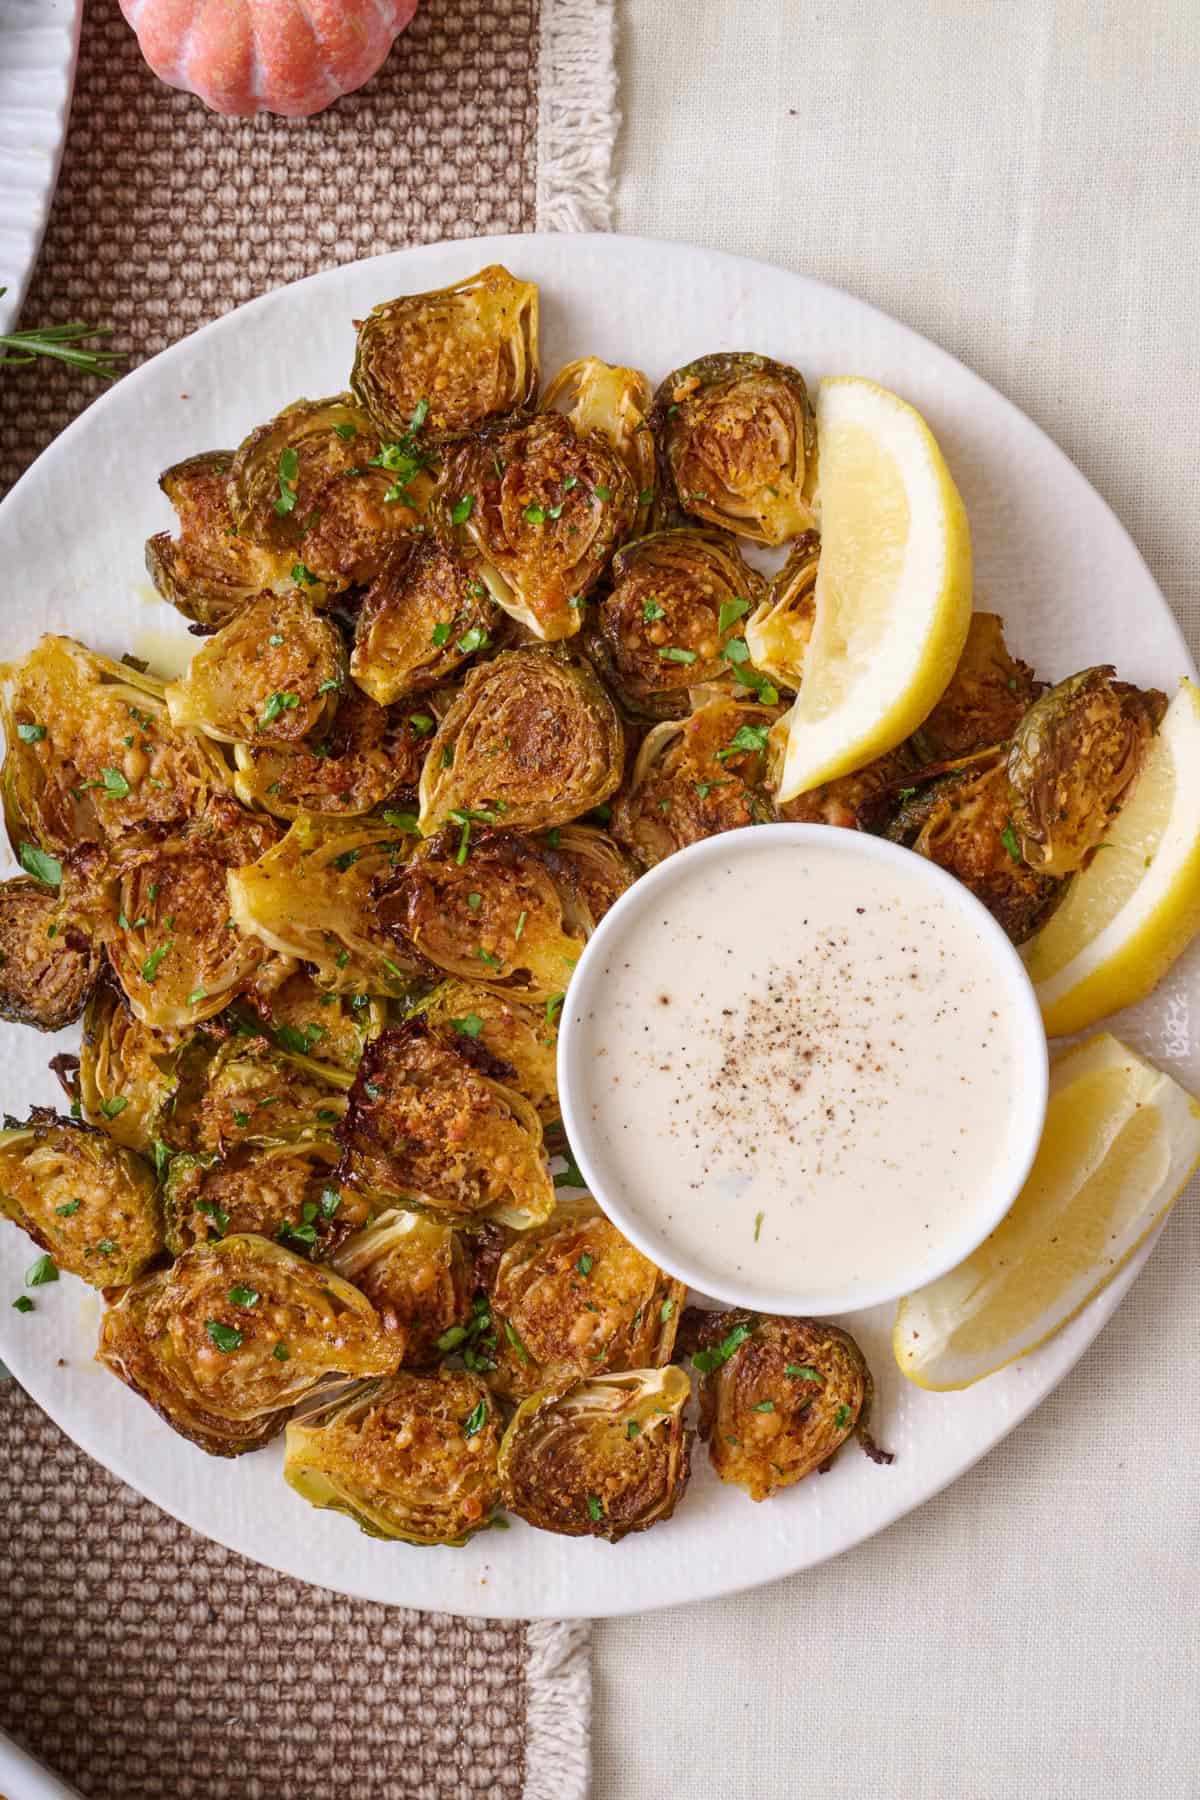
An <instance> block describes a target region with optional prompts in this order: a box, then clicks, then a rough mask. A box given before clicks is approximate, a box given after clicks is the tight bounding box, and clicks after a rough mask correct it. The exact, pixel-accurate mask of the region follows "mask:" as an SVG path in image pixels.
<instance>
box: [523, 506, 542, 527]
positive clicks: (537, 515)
mask: <svg viewBox="0 0 1200 1800" xmlns="http://www.w3.org/2000/svg"><path fill="white" fill-rule="evenodd" d="M525 519H526V522H527V523H528V524H530V525H544V524H545V523H546V509H545V507H544V506H538V505H537V504H536V503H533V504H531V505H529V506H527V507H526V508H525Z"/></svg>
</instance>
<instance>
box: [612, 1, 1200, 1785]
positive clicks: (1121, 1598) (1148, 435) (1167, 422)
mask: <svg viewBox="0 0 1200 1800" xmlns="http://www.w3.org/2000/svg"><path fill="white" fill-rule="evenodd" d="M679 12H680V9H679V8H678V7H677V5H675V4H673V0H623V4H622V6H621V8H620V12H619V22H620V25H621V44H622V51H623V62H622V69H621V75H622V92H621V106H622V113H623V115H624V119H625V126H624V131H623V135H622V137H621V139H620V140H619V144H618V159H619V160H618V182H617V195H616V222H617V224H618V226H619V228H620V229H621V230H623V231H630V232H644V233H647V234H652V235H655V236H662V237H671V238H682V239H689V240H692V241H694V242H699V243H706V244H711V245H713V246H714V247H717V248H720V249H724V250H732V251H739V252H742V253H744V254H747V255H754V256H762V257H765V258H767V259H769V260H770V261H772V262H776V263H783V264H785V265H788V266H791V267H792V268H795V269H798V270H801V271H803V272H804V273H806V274H810V275H815V276H818V277H820V278H822V279H824V280H826V281H830V282H832V283H834V284H835V285H837V286H840V287H844V288H847V289H849V290H850V291H851V292H853V293H856V294H859V295H861V296H863V297H864V298H866V299H869V300H872V301H874V302H876V304H878V305H879V306H881V307H883V308H884V309H885V310H886V311H888V312H890V313H893V314H894V315H896V316H897V317H899V318H901V319H903V320H905V321H906V322H907V323H909V324H911V325H914V326H915V327H916V328H917V329H918V330H920V331H923V332H925V333H926V334H927V335H928V336H929V337H931V338H933V339H934V340H936V341H937V342H939V343H941V344H943V345H945V346H946V348H947V349H950V350H952V351H954V352H955V353H956V354H957V355H959V356H961V357H962V358H963V359H964V361H966V362H967V363H969V364H970V365H971V366H972V367H973V368H975V369H977V370H979V372H980V373H981V374H982V375H984V376H985V377H986V378H987V379H988V380H990V381H992V382H994V383H995V385H996V386H997V387H998V388H999V389H1000V390H1001V391H1002V392H1003V393H1005V394H1007V395H1009V396H1010V397H1011V398H1012V399H1013V400H1015V401H1016V403H1017V404H1018V405H1019V406H1021V407H1022V408H1023V409H1024V410H1025V411H1026V412H1027V413H1029V414H1030V416H1031V417H1032V418H1034V419H1036V420H1037V421H1038V422H1039V424H1041V425H1043V426H1044V427H1045V428H1046V429H1047V430H1048V431H1049V432H1050V434H1051V435H1052V436H1053V437H1054V438H1056V439H1057V441H1058V442H1059V443H1060V444H1061V445H1062V446H1063V447H1064V449H1066V451H1067V452H1068V454H1069V455H1070V456H1071V457H1072V458H1073V460H1074V461H1075V462H1076V463H1077V464H1078V465H1079V467H1080V468H1081V469H1082V470H1083V471H1084V473H1085V474H1086V475H1087V476H1088V477H1089V479H1090V480H1091V481H1092V482H1093V483H1094V484H1095V485H1096V487H1097V488H1098V489H1099V490H1100V492H1101V493H1102V494H1103V495H1104V496H1105V498H1106V499H1107V500H1108V501H1109V503H1110V505H1111V506H1112V507H1113V509H1114V511H1115V512H1116V513H1117V515H1118V517H1120V518H1121V519H1122V520H1123V522H1124V523H1125V524H1126V526H1127V527H1128V528H1129V530H1130V531H1131V532H1132V534H1133V537H1134V539H1135V541H1136V542H1137V543H1138V545H1139V546H1140V548H1141V550H1142V551H1143V553H1144V554H1145V556H1146V558H1147V561H1148V562H1149V564H1150V567H1151V569H1152V571H1153V573H1154V574H1155V576H1156V578H1157V579H1158V581H1159V583H1160V584H1161V586H1162V588H1163V590H1164V592H1165V593H1166V595H1167V598H1168V599H1169V600H1170V602H1171V604H1172V606H1173V607H1174V608H1175V610H1176V613H1177V615H1178V617H1179V619H1180V621H1181V622H1182V624H1183V625H1184V628H1185V631H1186V632H1187V634H1188V636H1189V640H1190V642H1191V646H1192V650H1193V653H1196V652H1200V537H1198V535H1197V531H1196V523H1195V510H1196V445H1197V443H1198V442H1200V388H1198V387H1197V382H1196V371H1197V369H1198V368H1200V314H1198V313H1197V309H1196V304H1195V293H1194V288H1195V270H1196V268H1197V266H1198V265H1200V106H1198V103H1197V93H1198V92H1200V33H1198V31H1197V16H1196V9H1195V6H1194V4H1193V3H1192V0H1143V4H1141V5H1139V6H1137V7H1135V8H1129V7H1121V6H1117V5H1114V4H1106V3H1104V0H1006V3H1005V4H998V3H996V0H991V3H989V0H940V3H939V4H937V5H929V4H928V0H890V3H889V4H888V5H886V6H881V5H877V4H872V3H871V0H842V3H841V4H839V5H836V6H816V7H803V8H802V7H800V6H799V5H796V4H792V5H785V6H781V5H779V4H778V0H741V4H740V5H738V6H737V7H716V6H708V7H690V8H688V9H687V15H688V23H687V30H686V31H684V30H681V29H680V28H679V25H678V19H679ZM1065 526H1066V527H1067V528H1069V522H1065ZM1020 541H1021V521H1020V519H1019V518H1014V520H1013V555H1014V557H1019V555H1020ZM1136 631H1137V621H1136V619H1131V620H1130V632H1131V634H1135V633H1136ZM1112 652H1113V655H1114V657H1115V659H1116V660H1117V662H1118V663H1119V662H1120V660H1121V657H1122V654H1123V652H1124V646H1123V645H1122V644H1119V643H1117V644H1114V645H1113V646H1112ZM1197 1267H1200V1206H1198V1205H1197V1204H1196V1197H1195V1189H1194V1188H1193V1190H1192V1193H1191V1195H1190V1196H1188V1197H1185V1199H1184V1200H1182V1201H1181V1202H1180V1204H1179V1206H1178V1207H1177V1208H1176V1212H1175V1215H1174V1217H1173V1218H1172V1220H1171V1223H1170V1225H1169V1227H1168V1229H1167V1231H1166V1233H1165V1235H1164V1237H1163V1239H1162V1241H1161V1242H1160V1244H1159V1245H1158V1248H1157V1249H1156V1251H1155V1253H1154V1256H1153V1258H1152V1259H1151V1261H1150V1263H1149V1265H1148V1266H1147V1268H1146V1270H1145V1272H1144V1273H1143V1275H1142V1276H1141V1278H1140V1279H1139V1281H1138V1283H1137V1285H1136V1287H1135V1288H1134V1289H1133V1291H1132V1292H1131V1294H1130V1296H1129V1298H1128V1299H1127V1300H1126V1302H1125V1304H1124V1306H1123V1307H1122V1308H1121V1311H1120V1312H1119V1313H1118V1314H1117V1316H1116V1318H1115V1319H1114V1320H1113V1322H1112V1323H1111V1324H1110V1325H1109V1326H1108V1328H1107V1330H1106V1331H1105V1332H1104V1334H1103V1335H1102V1337H1101V1338H1099V1339H1098V1340H1097V1342H1096V1344H1095V1345H1094V1346H1093V1347H1092V1349H1091V1351H1090V1352H1089V1353H1088V1355H1087V1356H1085V1358H1084V1359H1083V1361H1082V1363H1081V1364H1080V1365H1079V1367H1078V1368H1077V1369H1076V1370H1075V1371H1074V1373H1073V1374H1072V1375H1071V1376H1070V1377H1069V1379H1068V1380H1067V1381H1066V1382H1064V1384H1063V1385H1062V1387H1060V1388H1059V1389H1058V1390H1057V1392H1056V1393H1055V1394H1054V1395H1053V1397H1052V1398H1051V1399H1050V1400H1049V1401H1047V1403H1046V1404H1045V1405H1044V1406H1043V1407H1041V1408H1040V1410H1039V1411H1038V1412H1037V1413H1036V1415H1035V1416H1034V1417H1033V1418H1032V1419H1030V1420H1029V1421H1028V1422H1027V1423H1026V1424H1025V1425H1023V1426H1022V1427H1021V1428H1020V1429H1019V1430H1018V1431H1017V1432H1015V1433H1014V1434H1013V1436H1012V1437H1011V1438H1009V1439H1008V1440H1007V1441H1006V1442H1005V1443H1004V1444H1002V1445H1001V1446H999V1447H998V1448H997V1449H996V1450H995V1451H994V1452H993V1453H992V1455H991V1456H989V1457H988V1458H987V1460H986V1461H985V1462H984V1463H982V1464H981V1465H980V1466H979V1467H978V1468H977V1469H976V1470H974V1471H973V1472H972V1473H971V1474H970V1475H968V1476H967V1477H966V1478H965V1479H964V1480H962V1481H960V1482H959V1483H957V1484H956V1486H954V1487H953V1488H952V1489H951V1490H950V1491H949V1492H947V1493H945V1494H943V1495H941V1496H940V1497H939V1498H938V1499H937V1500H935V1501H933V1502H931V1503H930V1504H929V1505H928V1506H925V1507H923V1508H922V1509H921V1511H920V1512H918V1513H916V1514H914V1515H913V1516H912V1517H911V1518H909V1519H907V1520H904V1521H903V1522H902V1523H900V1524H898V1525H897V1526H895V1527H894V1528H893V1529H892V1530H890V1531H888V1532H887V1533H885V1534H884V1535H883V1536H881V1537H879V1538H877V1539H876V1540H875V1541H874V1542H872V1543H870V1544H867V1545H865V1546H863V1547H862V1548H861V1549H859V1550H857V1551H855V1552H853V1553H852V1554H851V1555H850V1556H847V1557H845V1558H843V1559H842V1560H840V1561H838V1562H836V1563H833V1564H830V1565H829V1566H828V1567H825V1568H822V1569H818V1570H814V1571H813V1572H812V1573H811V1574H809V1575H805V1576H800V1577H797V1578H795V1579H794V1580H791V1581H787V1582H783V1583H780V1584H778V1585H777V1586H774V1587H772V1588H770V1589H767V1590H765V1591H761V1592H758V1593H753V1594H747V1595H744V1596H741V1597H738V1598H734V1599H730V1600H727V1601H722V1602H718V1603H714V1604H711V1605H705V1606H703V1607H697V1608H689V1609H688V1610H686V1611H684V1612H680V1613H668V1614H658V1615H653V1616H649V1617H644V1618H639V1619H630V1620H613V1621H608V1622H605V1623H602V1624H600V1625H598V1626H597V1627H596V1636H595V1671H596V1715H597V1716H596V1782H597V1792H598V1793H599V1794H601V1795H602V1796H603V1800H661V1796H663V1795H664V1794H688V1793H696V1792H714V1793H719V1794H720V1796H721V1800H843V1797H845V1800H918V1797H919V1800H1135V1797H1136V1800H1142V1797H1143V1796H1144V1797H1146V1800H1149V1797H1150V1796H1153V1797H1154V1800H1196V1796H1197V1795H1200V1731H1198V1729H1197V1723H1196V1711H1195V1691H1194V1689H1195V1671H1196V1668H1197V1666H1198V1656H1200V1510H1198V1508H1197V1501H1196V1491H1195V1477H1196V1470H1197V1467H1198V1466H1200V1424H1198V1423H1197V1414H1196V1409H1195V1408H1194V1407H1193V1406H1191V1405H1190V1404H1189V1403H1188V1400H1187V1398H1186V1396H1187V1391H1188V1388H1189V1387H1190V1380H1191V1370H1192V1368H1193V1366H1194V1363H1195V1345H1196V1335H1197V1326H1198V1324H1200V1298H1198V1295H1200V1288H1198V1287H1197V1282H1196V1270H1197ZM1181 1383H1182V1389H1183V1397H1182V1400H1180V1398H1179V1396H1180V1389H1181ZM881 1429H882V1424H881ZM746 1506H747V1528H748V1529H749V1530H751V1531H752V1530H753V1526H754V1517H753V1508H752V1506H751V1503H750V1502H749V1501H747V1503H746ZM716 1771H720V1775H719V1777H718V1776H717V1774H716V1773H715V1772H716Z"/></svg>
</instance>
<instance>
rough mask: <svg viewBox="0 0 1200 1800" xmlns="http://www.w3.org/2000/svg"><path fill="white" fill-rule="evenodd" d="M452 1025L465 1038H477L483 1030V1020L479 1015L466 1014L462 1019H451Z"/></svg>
mask: <svg viewBox="0 0 1200 1800" xmlns="http://www.w3.org/2000/svg"><path fill="white" fill-rule="evenodd" d="M450 1024H451V1025H452V1027H453V1028H454V1030H455V1031H458V1032H461V1034H462V1036H463V1037H469V1038H477V1037H478V1036H479V1034H480V1032H481V1031H482V1030H483V1020H482V1019H481V1018H480V1016H479V1014H478V1013H464V1014H463V1017H462V1018H461V1019H451V1021H450Z"/></svg>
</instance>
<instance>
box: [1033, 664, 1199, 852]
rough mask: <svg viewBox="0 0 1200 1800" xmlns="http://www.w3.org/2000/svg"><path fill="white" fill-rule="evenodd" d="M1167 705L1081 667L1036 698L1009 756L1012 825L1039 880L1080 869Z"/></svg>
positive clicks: (1127, 788) (1101, 671) (1126, 791)
mask: <svg viewBox="0 0 1200 1800" xmlns="http://www.w3.org/2000/svg"><path fill="white" fill-rule="evenodd" d="M1166 707H1167V699H1166V695H1165V694H1160V693H1159V692H1158V691H1157V689H1155V688H1136V687H1131V686H1130V685H1129V684H1128V683H1127V682H1124V681H1117V680H1116V679H1115V671H1114V670H1113V669H1111V668H1107V667H1106V668H1094V669H1084V670H1083V671H1082V672H1081V673H1080V674H1078V675H1072V676H1071V677H1070V679H1069V680H1067V681H1060V682H1059V684H1058V686H1057V687H1054V688H1051V689H1050V692H1049V693H1048V694H1043V695H1042V697H1041V699H1040V700H1037V701H1035V703H1034V704H1033V705H1032V706H1031V707H1030V709H1029V711H1028V712H1027V713H1026V714H1025V716H1024V718H1023V719H1022V720H1021V722H1020V724H1019V725H1018V726H1017V729H1016V731H1015V733H1014V735H1013V741H1012V747H1011V749H1010V750H1009V753H1008V779H1009V783H1010V785H1011V788H1012V795H1011V801H1012V823H1013V827H1014V829H1015V830H1016V834H1017V838H1018V840H1019V842H1020V846H1021V854H1022V855H1023V856H1024V858H1025V861H1026V862H1027V863H1029V864H1031V865H1032V867H1033V868H1035V869H1037V870H1039V871H1040V872H1041V873H1042V874H1045V875H1070V874H1073V873H1074V871H1075V870H1076V869H1079V868H1082V867H1083V865H1084V863H1085V862H1086V861H1087V860H1088V858H1089V856H1090V854H1091V852H1092V851H1093V850H1094V849H1095V848H1096V846H1097V844H1099V843H1101V842H1102V841H1103V839H1104V834H1105V832H1106V831H1107V829H1108V825H1109V821H1110V820H1111V818H1112V817H1113V815H1114V813H1117V812H1119V811H1120V810H1121V807H1122V806H1123V805H1124V803H1125V801H1126V800H1127V799H1128V798H1129V795H1130V793H1131V792H1132V789H1133V786H1134V783H1135V782H1136V781H1137V778H1138V776H1139V775H1140V774H1141V771H1142V765H1143V763H1144V762H1145V760H1146V753H1147V751H1148V749H1149V747H1150V741H1151V739H1152V738H1153V736H1154V734H1155V732H1156V731H1157V730H1158V727H1159V723H1160V721H1161V719H1162V716H1163V713H1164V712H1165V711H1166Z"/></svg>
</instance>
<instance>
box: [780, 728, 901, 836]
mask: <svg viewBox="0 0 1200 1800" xmlns="http://www.w3.org/2000/svg"><path fill="white" fill-rule="evenodd" d="M786 749H787V721H786V720H781V721H780V722H779V724H777V725H776V726H775V727H774V728H773V730H772V732H771V744H770V750H771V762H772V775H771V785H772V786H773V787H776V788H777V787H778V780H777V778H776V773H775V771H776V762H777V761H778V765H779V766H780V767H781V766H782V762H783V756H784V752H785V751H786ZM912 767H913V759H912V753H911V750H910V748H909V747H908V746H907V745H901V746H900V748H899V749H897V750H889V751H888V752H887V753H886V754H885V755H883V756H880V757H877V758H876V760H875V761H874V762H873V763H868V764H867V765H866V767H865V768H863V769H856V770H855V771H854V773H853V774H852V775H838V776H837V777H836V778H835V779H834V780H833V781H826V782H822V784H821V786H820V787H815V788H809V789H808V791H807V793H803V794H797V795H796V797H795V799H794V800H785V801H784V803H783V805H782V806H780V807H779V808H778V813H779V817H780V818H781V819H785V820H787V821H788V822H790V823H795V824H798V825H840V826H842V827H843V828H844V829H845V830H848V831H874V832H881V831H882V830H883V829H884V827H885V826H886V825H888V824H889V823H890V821H891V820H892V819H893V818H894V816H895V814H896V812H897V809H898V807H899V805H900V800H899V796H900V794H901V793H902V792H903V791H904V789H905V785H906V781H907V778H908V775H909V773H910V771H911V769H912Z"/></svg>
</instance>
